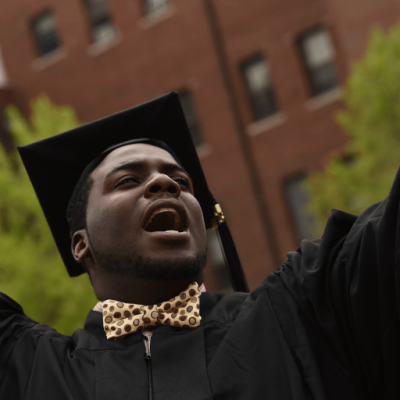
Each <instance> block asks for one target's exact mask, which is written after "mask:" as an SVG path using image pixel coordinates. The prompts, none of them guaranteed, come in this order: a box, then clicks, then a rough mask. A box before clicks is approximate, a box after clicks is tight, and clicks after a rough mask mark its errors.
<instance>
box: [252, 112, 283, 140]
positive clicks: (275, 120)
mask: <svg viewBox="0 0 400 400" xmlns="http://www.w3.org/2000/svg"><path fill="white" fill-rule="evenodd" d="M286 121H287V117H286V115H285V114H284V113H283V112H277V113H276V114H273V115H270V116H268V117H266V118H263V119H261V120H259V121H256V122H253V123H252V124H250V125H248V126H247V128H246V131H247V134H248V135H249V136H257V135H259V134H261V133H264V132H267V131H269V130H271V129H273V128H276V127H278V126H281V125H283V124H284V123H285V122H286Z"/></svg>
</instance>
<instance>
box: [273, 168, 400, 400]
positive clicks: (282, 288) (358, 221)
mask: <svg viewBox="0 0 400 400" xmlns="http://www.w3.org/2000/svg"><path fill="white" fill-rule="evenodd" d="M399 206H400V172H398V173H397V176H396V178H395V181H394V184H393V187H392V189H391V192H390V194H389V196H388V197H387V198H386V199H385V200H384V201H382V202H380V203H377V204H375V205H373V206H371V207H369V208H368V209H367V210H366V211H365V212H364V213H363V214H362V215H361V216H360V217H358V218H357V217H355V216H353V215H351V214H348V213H344V212H341V211H338V210H333V211H332V213H331V215H330V218H329V220H328V222H327V225H326V228H325V231H324V235H323V237H322V239H319V240H315V241H307V240H304V241H303V242H302V243H301V246H300V248H299V249H298V250H297V251H296V252H291V253H289V254H288V261H287V262H286V263H284V264H283V265H281V266H280V267H279V268H278V269H277V270H276V271H275V272H274V273H273V274H272V275H270V277H269V278H267V280H266V283H265V285H266V286H265V287H266V289H267V291H268V292H269V296H270V298H272V299H273V300H274V304H275V306H274V307H275V312H276V314H277V315H278V316H279V319H280V323H281V325H282V326H283V328H284V331H286V332H289V331H290V329H292V332H293V327H292V326H293V323H294V322H293V318H297V317H293V315H295V314H296V315H297V316H298V321H301V324H302V325H303V326H305V327H306V330H307V331H308V332H310V334H309V338H311V339H310V340H311V342H312V346H313V347H314V352H315V353H316V358H317V359H318V357H319V355H318V353H320V354H323V357H322V356H321V357H320V358H319V361H318V362H319V364H320V365H323V364H324V363H327V362H328V361H326V359H327V358H330V359H331V360H333V361H332V363H333V364H335V365H334V368H335V369H336V370H338V371H339V372H338V373H340V374H341V375H347V376H348V377H349V379H351V380H353V381H354V382H355V384H356V386H357V387H358V392H359V393H362V394H363V395H362V396H360V398H363V399H364V398H366V399H367V398H368V399H370V398H371V399H372V398H373V399H399V398H400V329H399V309H400V269H399V263H400V213H399ZM282 293H285V294H284V296H282ZM285 299H286V300H285ZM285 304H286V305H285ZM293 304H295V306H293ZM285 307H286V310H284V309H285ZM290 307H291V308H292V311H291V312H290V313H289V312H288V311H287V309H288V308H290ZM293 307H295V308H296V310H295V311H293ZM289 327H290V328H289ZM285 329H286V330H285ZM288 335H290V334H289V333H288ZM292 337H293V335H292ZM296 341H297V342H296ZM295 342H296V343H298V342H299V339H298V338H295V339H293V340H292V343H295ZM294 347H295V346H294ZM298 347H300V346H298ZM299 354H300V351H299ZM326 379H327V380H329V379H330V378H329V377H327V378H326ZM332 387H334V382H333V383H332Z"/></svg>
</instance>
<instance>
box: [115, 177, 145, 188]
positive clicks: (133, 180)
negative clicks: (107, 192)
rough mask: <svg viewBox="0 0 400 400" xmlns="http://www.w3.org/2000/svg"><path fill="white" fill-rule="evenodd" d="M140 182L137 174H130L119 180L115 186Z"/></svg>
mask: <svg viewBox="0 0 400 400" xmlns="http://www.w3.org/2000/svg"><path fill="white" fill-rule="evenodd" d="M139 183H140V181H139V179H138V178H136V177H135V176H132V175H129V176H125V177H123V178H122V179H121V180H119V181H118V182H117V184H116V185H115V186H116V187H118V186H121V185H125V184H139Z"/></svg>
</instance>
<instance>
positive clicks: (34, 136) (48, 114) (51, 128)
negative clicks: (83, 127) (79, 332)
mask: <svg viewBox="0 0 400 400" xmlns="http://www.w3.org/2000/svg"><path fill="white" fill-rule="evenodd" d="M31 111H32V112H31V117H30V119H29V121H27V120H26V119H25V118H24V117H23V115H22V114H21V112H20V111H19V110H18V109H17V108H16V107H15V106H9V107H7V108H6V110H5V114H6V118H7V120H8V122H9V126H10V134H11V136H12V137H13V140H14V143H15V145H17V146H20V145H25V144H28V143H31V142H34V141H37V140H40V139H44V138H46V137H49V136H52V135H55V134H57V133H60V132H63V131H66V130H68V129H72V128H74V127H76V126H78V125H79V122H78V119H77V117H76V115H75V112H74V110H73V109H72V108H70V107H65V106H63V107H57V106H55V105H54V104H52V103H51V102H50V101H49V99H48V98H46V97H39V98H37V99H35V100H33V101H32V103H31ZM49 190H50V188H49ZM0 193H1V195H0V254H1V257H0V291H2V292H4V293H5V294H7V295H8V296H10V297H11V298H13V299H14V300H15V301H17V302H18V303H19V304H21V306H22V307H23V308H24V311H25V313H26V314H27V315H28V316H29V317H31V318H32V319H34V320H36V321H38V322H40V323H44V324H47V325H50V326H52V327H54V328H55V329H57V330H58V331H59V332H61V333H64V334H71V333H72V332H73V331H74V330H75V329H76V328H79V327H82V326H83V323H84V321H85V318H86V315H87V312H88V310H90V309H91V308H92V307H93V305H94V304H95V302H96V299H95V296H94V294H93V290H92V287H91V284H90V281H89V278H88V276H87V275H86V274H84V275H83V276H80V277H77V278H70V277H69V276H68V274H67V272H66V269H65V267H64V265H63V262H62V260H61V257H60V255H59V253H58V250H57V248H56V246H55V243H54V240H53V237H52V235H51V232H50V229H49V227H48V225H47V222H46V219H45V217H44V215H43V212H42V210H41V207H40V205H39V202H38V200H37V198H36V195H35V193H34V190H33V188H32V185H31V183H30V181H29V178H28V175H27V173H26V172H25V168H24V167H23V164H22V161H21V159H20V157H19V154H18V152H17V150H14V151H13V152H12V153H11V154H7V153H6V151H5V149H4V148H3V147H1V146H0Z"/></svg>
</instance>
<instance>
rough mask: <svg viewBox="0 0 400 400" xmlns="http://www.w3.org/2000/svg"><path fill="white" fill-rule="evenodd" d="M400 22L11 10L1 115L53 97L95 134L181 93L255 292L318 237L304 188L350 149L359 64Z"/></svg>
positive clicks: (0, 17) (299, 3)
mask: <svg viewBox="0 0 400 400" xmlns="http://www.w3.org/2000/svg"><path fill="white" fill-rule="evenodd" d="M398 15H400V2H399V1H397V0H368V1H365V0H364V1H362V2H361V1H359V0H346V1H344V0H285V1H282V0H262V1H261V0H246V1H244V0H69V1H68V2H63V1H60V0H15V1H13V2H2V3H1V4H0V50H1V54H0V107H3V106H4V105H5V104H7V103H9V102H14V103H17V104H18V105H19V106H20V107H21V108H22V110H23V111H24V112H25V113H28V104H29V101H30V100H31V99H32V98H34V97H36V96H37V95H39V94H42V93H45V94H47V95H48V96H49V97H50V98H51V100H52V101H53V102H55V103H57V104H70V105H72V106H73V107H74V108H75V110H76V111H77V113H78V116H79V118H80V120H81V121H84V122H89V121H91V120H94V119H97V118H100V117H103V116H106V115H108V114H111V113H114V112H117V111H120V110H122V109H125V108H129V107H132V106H134V105H136V104H138V103H141V102H144V101H147V100H150V99H152V98H154V97H157V96H159V95H161V94H163V93H165V92H169V91H171V90H175V91H178V92H179V93H180V94H181V99H182V104H183V107H184V110H185V113H186V116H187V119H188V122H189V125H190V127H191V132H192V135H193V138H194V140H195V142H196V144H197V148H198V153H199V155H200V158H201V162H202V164H203V167H204V170H205V173H206V176H207V179H208V182H209V185H210V188H211V190H212V192H213V194H214V196H215V197H216V199H218V201H219V202H220V203H221V205H222V207H223V210H224V212H225V214H226V216H227V220H228V222H229V225H230V228H231V231H232V235H233V237H234V239H235V242H236V245H237V249H238V252H239V256H240V258H241V260H242V263H243V266H244V269H245V273H246V275H247V279H248V282H249V285H250V287H251V288H254V287H256V286H257V285H258V284H259V283H260V282H261V281H262V280H263V279H264V278H265V276H266V275H267V273H269V272H270V271H272V270H273V269H274V268H275V267H276V266H277V265H278V264H279V263H281V262H282V261H284V260H285V257H286V256H285V255H286V252H287V251H289V250H293V249H296V248H297V247H298V244H299V240H300V239H301V238H303V237H308V236H310V224H309V221H308V219H307V217H306V216H305V215H304V213H303V211H302V204H303V203H304V202H306V198H305V197H304V193H302V190H301V187H300V183H301V180H302V179H303V177H304V176H305V175H307V173H308V172H309V171H312V170H315V169H319V168H321V166H323V165H324V163H325V162H326V160H327V158H328V155H329V154H330V153H331V152H332V151H334V150H339V149H342V148H343V146H344V144H345V142H346V137H345V135H344V133H343V132H342V131H341V130H340V129H339V128H338V127H337V125H335V123H334V120H333V115H334V113H335V112H336V111H337V110H338V109H339V108H340V107H341V105H340V102H339V97H340V92H341V87H342V86H343V84H344V82H345V79H346V76H347V75H348V73H349V68H350V64H351V62H352V61H353V60H355V59H357V58H359V57H360V56H361V55H362V54H363V51H364V50H365V46H366V43H367V40H368V36H369V32H370V29H371V27H373V26H374V25H377V24H379V25H380V26H382V27H383V28H384V29H386V28H388V27H390V26H391V25H392V24H394V23H396V21H397V18H398V17H397V16H398ZM209 245H210V250H211V253H212V257H211V259H212V261H213V262H212V264H213V266H214V268H213V270H214V271H215V274H210V275H209V277H208V284H209V287H211V288H213V287H215V286H216V285H217V284H218V279H219V278H218V277H219V276H220V275H219V272H218V271H221V269H220V267H219V265H220V264H221V257H220V255H219V254H218V251H217V250H216V249H217V247H218V246H217V245H216V243H215V238H214V237H213V236H212V234H210V240H209Z"/></svg>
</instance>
